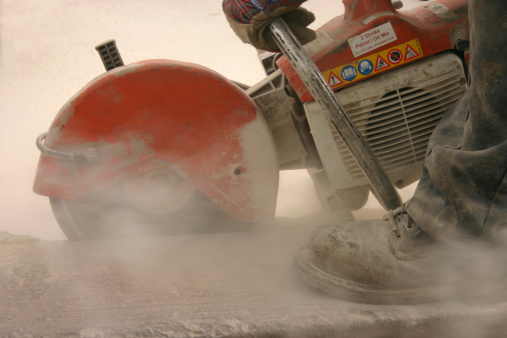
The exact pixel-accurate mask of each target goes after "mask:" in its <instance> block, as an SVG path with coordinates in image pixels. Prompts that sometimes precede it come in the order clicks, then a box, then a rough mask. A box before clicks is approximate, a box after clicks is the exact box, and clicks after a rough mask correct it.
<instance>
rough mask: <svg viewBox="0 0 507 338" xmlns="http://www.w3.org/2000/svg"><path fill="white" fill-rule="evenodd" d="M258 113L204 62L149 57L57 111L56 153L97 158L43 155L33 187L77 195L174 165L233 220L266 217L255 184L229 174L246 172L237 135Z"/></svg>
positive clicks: (52, 139)
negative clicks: (88, 151) (92, 153)
mask: <svg viewBox="0 0 507 338" xmlns="http://www.w3.org/2000/svg"><path fill="white" fill-rule="evenodd" d="M257 114H259V112H258V109H257V107H256V105H255V104H254V102H253V101H252V100H251V99H250V98H249V97H248V96H247V95H246V94H245V93H244V92H243V91H242V90H241V89H239V88H238V87H237V86H236V85H234V84H233V83H231V82H230V81H228V80H227V79H225V78H223V77H222V76H220V75H219V74H217V73H215V72H213V71H211V70H209V69H207V68H204V67H202V66H198V65H195V64H188V63H181V62H175V61H169V60H150V61H143V62H138V63H135V64H131V65H128V66H124V67H120V68H116V69H114V70H112V71H109V72H107V73H105V74H103V75H102V76H100V77H98V78H97V79H95V80H94V81H92V82H91V83H89V84H88V85H87V86H86V87H85V88H83V89H82V90H81V91H80V92H79V93H78V94H77V95H76V96H75V97H73V98H72V99H71V100H70V101H69V102H68V103H67V104H66V105H65V106H64V107H63V108H62V109H61V111H60V112H59V113H58V115H57V116H56V118H55V120H54V122H53V124H52V126H51V128H50V130H49V133H48V136H47V139H46V143H45V144H46V146H48V147H49V148H51V149H54V150H59V151H76V150H84V149H85V148H90V147H91V148H97V149H98V150H99V160H98V161H97V162H96V163H92V164H82V163H81V164H80V163H76V162H75V161H68V160H59V159H55V158H50V157H47V156H44V155H41V158H40V161H39V166H38V168H37V174H36V177H35V182H34V191H35V192H36V193H38V194H41V195H46V196H50V197H56V198H60V199H77V198H79V197H81V196H84V195H86V194H88V193H90V192H94V191H98V190H101V189H103V188H105V187H107V186H109V185H112V184H115V183H118V182H121V181H122V180H124V179H125V178H127V177H130V176H133V175H137V174H140V173H143V172H146V171H148V170H150V169H153V168H158V167H164V166H173V167H174V166H177V168H178V169H179V170H180V171H181V172H182V173H184V174H186V175H188V178H189V179H190V180H191V181H192V183H193V184H194V185H195V186H196V188H197V189H199V190H201V191H202V192H204V193H205V194H206V195H208V196H209V197H210V198H212V199H214V200H215V201H216V202H217V203H218V204H220V205H221V206H222V207H223V208H224V209H226V210H227V211H229V212H230V213H231V214H233V215H234V216H236V217H237V218H238V219H241V220H253V219H256V218H257V219H258V218H259V216H261V217H270V216H272V215H266V212H265V210H264V211H263V210H258V209H255V208H253V207H252V206H251V203H250V200H249V196H250V193H251V191H252V189H255V187H254V186H253V182H251V181H249V180H247V179H242V177H243V176H241V175H239V176H238V175H234V169H235V168H236V167H237V166H234V165H235V164H238V166H241V167H242V171H243V172H245V171H247V168H244V167H243V156H244V151H245V150H244V149H243V148H242V147H241V145H240V142H239V133H240V131H241V129H242V128H243V126H245V125H246V124H248V123H249V122H251V121H253V120H254V119H255V118H256V116H257ZM139 146H140V147H139ZM275 167H276V166H275ZM276 175H278V172H277V173H276ZM276 189H277V187H276V186H275V187H273V189H272V190H274V195H275V196H276ZM267 209H269V210H271V209H272V211H273V212H274V207H272V206H269V207H266V210H267ZM270 213H271V211H270Z"/></svg>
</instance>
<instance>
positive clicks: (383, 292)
mask: <svg viewBox="0 0 507 338" xmlns="http://www.w3.org/2000/svg"><path fill="white" fill-rule="evenodd" d="M293 267H294V269H295V270H296V273H297V274H298V276H299V277H300V278H301V279H302V280H303V281H304V282H306V283H307V284H309V285H311V286H313V287H314V288H317V289H320V290H322V291H324V292H325V293H327V294H330V295H332V296H336V297H339V298H343V299H345V300H349V301H353V302H360V303H368V304H400V305H401V304H419V303H428V302H438V301H445V300H451V299H463V300H465V299H466V300H480V301H498V300H499V299H506V298H507V297H506V296H507V280H501V281H475V282H464V283H460V284H451V285H439V286H434V287H424V288H405V289H400V288H397V289H392V288H386V287H378V286H371V285H365V284H361V283H356V282H352V281H350V280H346V279H343V278H339V277H336V276H333V275H330V274H328V273H326V272H324V271H322V270H321V269H319V268H317V267H316V266H314V265H313V264H311V263H310V262H309V261H308V260H307V259H306V258H305V256H304V254H303V253H302V252H301V251H299V252H298V253H297V254H296V257H295V259H294V261H293Z"/></svg>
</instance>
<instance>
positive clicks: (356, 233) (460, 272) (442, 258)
mask: <svg viewBox="0 0 507 338" xmlns="http://www.w3.org/2000/svg"><path fill="white" fill-rule="evenodd" d="M462 244H463V243H461V244H456V245H454V244H449V243H446V244H445V245H444V244H440V243H437V242H436V241H435V240H434V239H433V238H432V237H430V236H429V235H427V234H426V233H424V232H423V231H422V230H421V229H420V228H419V227H418V226H417V224H415V223H414V222H413V220H412V219H411V218H410V216H409V215H408V214H407V213H406V211H405V209H404V206H402V207H401V208H399V209H397V210H395V211H394V212H391V213H390V214H388V215H386V217H385V218H384V220H372V221H361V222H346V223H341V224H334V225H326V226H321V227H319V228H317V229H316V231H315V232H314V233H313V235H312V236H311V237H310V239H309V240H308V241H307V243H306V244H305V245H304V246H303V247H302V248H301V249H300V250H299V252H298V253H297V255H296V258H295V260H294V266H295V268H296V271H297V273H298V274H299V276H300V277H301V278H302V279H303V280H304V281H305V282H307V283H308V284H310V285H312V286H314V287H317V288H320V289H322V290H323V291H325V292H327V293H330V294H332V295H335V296H339V297H341V298H345V299H347V300H351V301H358V302H366V303H382V304H402V303H419V302H426V301H435V300H444V299H448V298H456V297H459V298H466V299H467V300H470V299H480V300H484V299H487V300H489V299H491V298H493V299H495V298H497V297H500V295H501V294H502V295H504V296H505V293H506V289H507V287H506V285H507V283H506V281H507V278H506V277H507V273H506V271H505V269H504V268H503V267H505V260H506V257H505V255H499V254H498V253H497V252H494V249H487V250H486V249H484V250H479V249H478V247H477V243H474V244H471V243H466V244H465V245H462ZM471 246H475V249H474V250H470V248H471ZM499 281H500V282H499ZM478 297H479V298H478Z"/></svg>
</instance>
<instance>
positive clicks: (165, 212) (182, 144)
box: [34, 0, 470, 240]
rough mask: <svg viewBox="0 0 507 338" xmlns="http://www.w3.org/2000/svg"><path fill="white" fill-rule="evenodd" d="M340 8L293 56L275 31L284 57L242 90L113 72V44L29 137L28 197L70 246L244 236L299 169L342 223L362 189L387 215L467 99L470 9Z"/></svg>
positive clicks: (172, 66) (132, 68)
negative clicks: (33, 148) (282, 178)
mask: <svg viewBox="0 0 507 338" xmlns="http://www.w3.org/2000/svg"><path fill="white" fill-rule="evenodd" d="M343 3H344V6H345V12H344V14H343V15H340V16H337V17H335V18H333V19H332V20H330V21H329V22H327V23H326V24H325V25H323V26H322V27H321V28H319V29H318V30H317V39H316V40H314V41H313V42H311V43H308V44H307V45H305V46H304V48H302V46H301V45H300V44H299V43H298V41H297V40H296V39H295V38H294V36H293V35H292V34H291V32H290V30H288V28H287V26H286V25H285V23H284V22H283V20H282V19H276V20H274V21H273V23H272V24H271V25H270V26H269V28H268V32H269V34H272V36H273V38H274V39H275V41H276V42H277V44H278V46H279V47H280V50H281V51H282V52H281V53H272V52H264V53H260V54H259V59H260V62H261V63H262V65H263V68H264V69H265V72H266V77H265V78H264V79H263V80H262V81H260V82H259V83H257V84H254V85H253V86H246V85H244V84H242V83H240V82H235V81H232V80H229V79H227V78H225V77H223V76H221V75H220V74H218V73H216V72H214V71H213V70H210V69H208V68H205V67H203V66H199V65H196V64H193V63H185V62H179V61H173V60H160V59H159V60H146V61H140V62H135V63H132V64H128V65H124V64H123V61H122V58H121V56H120V53H119V52H118V49H117V47H116V43H115V41H114V40H110V41H107V42H105V43H103V44H101V45H99V46H97V47H96V49H97V51H98V52H99V54H100V56H101V58H102V61H103V63H104V66H105V67H106V70H107V71H106V72H105V73H104V74H102V75H100V76H98V77H97V78H95V79H94V80H93V81H91V82H90V83H88V84H87V85H86V86H85V87H84V88H83V89H81V90H80V91H79V92H78V93H77V94H76V95H74V96H73V97H72V98H71V99H70V100H69V101H68V102H67V103H66V104H65V105H64V106H63V108H62V109H61V110H60V111H59V112H58V114H57V116H56V118H55V119H54V121H53V123H52V124H51V126H50V128H49V130H48V132H46V133H43V134H41V135H40V136H39V137H38V138H37V146H38V147H39V149H40V150H41V156H40V160H39V165H38V168H37V172H36V176H35V182H34V191H35V192H36V193H37V194H40V195H44V196H48V197H49V199H50V204H51V207H52V209H53V212H54V215H55V217H56V220H57V221H58V224H59V225H60V227H61V229H62V230H63V232H64V233H65V235H66V236H67V237H68V238H69V239H73V240H82V239H102V238H116V237H133V236H160V235H171V234H188V233H196V232H213V231H238V230H242V229H245V228H248V224H251V223H256V222H263V221H266V220H269V219H271V218H273V217H274V214H275V208H276V200H277V192H278V176H279V171H280V170H292V169H306V170H308V172H309V174H310V175H311V177H312V180H313V182H314V184H315V187H316V191H317V196H318V197H319V199H320V201H321V204H322V207H323V208H324V209H326V210H328V211H333V212H335V213H336V215H337V217H338V219H340V218H341V219H350V217H352V214H351V211H354V210H359V209H361V208H362V207H363V206H364V205H365V203H366V201H367V199H368V196H369V192H370V191H371V192H372V193H373V195H374V196H375V197H376V198H377V199H378V201H379V202H380V204H381V205H382V206H383V207H384V208H385V209H393V208H396V207H398V206H399V205H400V204H401V203H402V201H401V199H400V197H399V195H398V193H397V191H396V188H398V189H400V188H403V187H406V186H407V185H409V184H411V183H413V182H415V181H417V180H418V179H419V178H420V176H421V174H422V163H423V160H424V158H425V154H426V147H427V144H428V140H429V137H430V135H431V133H432V131H433V129H434V127H435V125H436V124H437V122H438V121H439V120H440V118H441V117H442V114H443V113H444V112H445V111H446V110H448V109H449V108H450V107H451V106H452V105H453V104H454V103H455V102H456V101H457V100H458V99H459V98H460V97H461V96H462V95H463V93H464V92H465V90H466V89H467V86H468V84H467V82H468V72H467V67H468V62H469V58H470V55H469V31H468V5H467V1H466V0H438V1H433V2H429V3H426V2H425V3H424V4H423V5H421V6H420V7H417V8H414V9H410V10H401V9H400V8H401V5H400V2H399V1H397V2H395V3H392V2H391V0H343ZM196 93H199V96H198V97H197V98H196Z"/></svg>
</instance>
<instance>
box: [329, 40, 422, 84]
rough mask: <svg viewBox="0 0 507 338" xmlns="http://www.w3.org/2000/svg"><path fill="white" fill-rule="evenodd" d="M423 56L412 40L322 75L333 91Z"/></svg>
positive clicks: (416, 43) (416, 42) (417, 44)
mask: <svg viewBox="0 0 507 338" xmlns="http://www.w3.org/2000/svg"><path fill="white" fill-rule="evenodd" d="M422 56H423V52H422V49H421V45H420V44H419V40H417V39H414V40H411V41H408V42H405V43H402V44H401V45H398V46H395V47H391V48H389V49H385V50H383V51H381V52H378V53H375V54H372V55H368V56H366V57H364V58H361V59H357V60H355V61H353V62H350V63H347V64H345V65H342V66H338V67H335V68H333V69H329V70H326V71H325V72H323V73H322V75H323V76H324V79H326V81H327V83H328V84H329V86H330V87H331V88H333V89H336V88H339V87H341V86H344V85H347V84H350V83H353V82H357V81H359V80H362V79H364V78H365V77H369V76H372V75H375V74H377V73H380V72H383V71H386V70H390V69H393V68H396V67H399V66H401V65H403V64H405V63H408V62H411V61H414V60H416V59H419V58H421V57H422Z"/></svg>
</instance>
